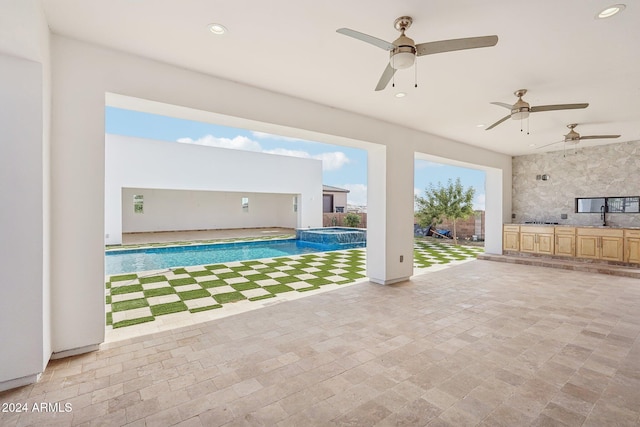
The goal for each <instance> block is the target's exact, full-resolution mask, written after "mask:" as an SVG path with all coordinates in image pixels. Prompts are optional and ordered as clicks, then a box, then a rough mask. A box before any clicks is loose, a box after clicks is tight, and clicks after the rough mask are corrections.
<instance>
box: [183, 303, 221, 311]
mask: <svg viewBox="0 0 640 427" xmlns="http://www.w3.org/2000/svg"><path fill="white" fill-rule="evenodd" d="M216 308H222V304H214V305H208V306H206V307H198V308H191V309H189V312H190V313H200V312H201V311H208V310H214V309H216Z"/></svg>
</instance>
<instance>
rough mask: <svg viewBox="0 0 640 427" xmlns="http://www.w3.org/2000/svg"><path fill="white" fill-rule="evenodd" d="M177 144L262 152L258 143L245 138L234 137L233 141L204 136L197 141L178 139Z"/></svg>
mask: <svg viewBox="0 0 640 427" xmlns="http://www.w3.org/2000/svg"><path fill="white" fill-rule="evenodd" d="M178 142H181V143H183V144H196V145H207V146H209V147H220V148H233V149H236V150H246V151H262V147H261V146H260V143H259V142H256V141H254V140H252V139H249V138H247V137H246V136H236V137H234V138H233V139H229V138H218V137H215V136H213V135H205V136H203V137H201V138H198V139H191V138H179V139H178Z"/></svg>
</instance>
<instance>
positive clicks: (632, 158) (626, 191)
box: [511, 141, 640, 227]
mask: <svg viewBox="0 0 640 427" xmlns="http://www.w3.org/2000/svg"><path fill="white" fill-rule="evenodd" d="M543 174H547V175H549V176H550V179H549V180H547V181H542V180H536V175H543ZM616 196H640V141H634V142H623V143H617V144H608V145H600V146H595V147H586V148H578V149H577V153H576V152H574V149H573V147H572V148H569V147H567V151H566V157H563V152H562V150H561V151H555V152H550V153H541V154H532V155H526V156H517V157H514V158H513V205H512V206H513V207H512V209H513V213H514V214H515V218H513V219H512V220H511V221H512V222H513V223H523V222H525V221H549V222H557V223H559V224H572V225H602V221H601V220H600V214H599V213H576V212H575V198H576V197H616ZM561 214H567V219H561ZM607 223H608V224H610V225H613V226H620V227H640V214H629V213H627V214H607Z"/></svg>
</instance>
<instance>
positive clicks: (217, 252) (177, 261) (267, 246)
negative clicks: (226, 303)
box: [105, 239, 364, 275]
mask: <svg viewBox="0 0 640 427" xmlns="http://www.w3.org/2000/svg"><path fill="white" fill-rule="evenodd" d="M361 247H364V243H356V244H348V245H345V244H335V245H326V244H319V243H313V242H304V241H300V240H295V239H284V240H269V241H255V242H235V243H217V244H209V245H189V246H172V247H162V248H147V249H124V250H110V251H107V252H106V254H105V273H106V274H107V275H112V274H122V273H133V272H137V271H147V270H161V269H164V268H170V267H187V266H191V265H209V264H218V263H222V262H231V261H248V260H253V259H261V258H275V257H281V256H288V255H300V254H307V253H314V252H327V251H335V250H341V249H352V248H361Z"/></svg>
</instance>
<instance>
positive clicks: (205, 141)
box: [177, 132, 351, 171]
mask: <svg viewBox="0 0 640 427" xmlns="http://www.w3.org/2000/svg"><path fill="white" fill-rule="evenodd" d="M252 134H253V135H254V136H256V134H262V135H270V134H263V133H261V132H252ZM282 139H286V138H282ZM290 139H291V140H293V138H290ZM177 141H178V142H181V143H183V144H197V145H206V146H209V147H220V148H232V149H236V150H245V151H257V152H261V153H267V154H279V155H281V156H290V157H301V158H303V159H317V160H322V169H323V170H327V171H332V170H336V169H340V168H341V167H342V166H344V165H346V164H348V163H349V162H350V161H351V160H349V158H348V157H347V155H346V154H344V153H343V152H342V151H332V152H327V153H320V154H315V155H311V154H309V153H308V152H306V151H302V150H288V149H286V148H274V149H271V150H265V149H263V148H262V146H261V145H260V143H259V142H258V141H254V140H252V139H251V138H247V137H246V136H236V137H234V138H233V139H229V138H218V137H216V136H213V135H205V136H203V137H201V138H198V139H191V138H178V140H177ZM298 141H300V140H298Z"/></svg>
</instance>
